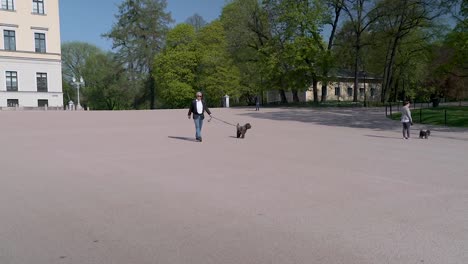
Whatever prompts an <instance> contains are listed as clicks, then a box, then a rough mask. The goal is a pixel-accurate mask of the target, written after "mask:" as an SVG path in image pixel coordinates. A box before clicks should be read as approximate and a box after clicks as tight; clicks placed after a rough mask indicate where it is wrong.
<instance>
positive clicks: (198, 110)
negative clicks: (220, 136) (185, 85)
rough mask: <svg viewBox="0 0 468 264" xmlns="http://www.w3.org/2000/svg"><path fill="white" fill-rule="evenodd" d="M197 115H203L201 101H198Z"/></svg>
mask: <svg viewBox="0 0 468 264" xmlns="http://www.w3.org/2000/svg"><path fill="white" fill-rule="evenodd" d="M197 113H198V114H199V115H201V114H203V103H202V101H201V100H197Z"/></svg>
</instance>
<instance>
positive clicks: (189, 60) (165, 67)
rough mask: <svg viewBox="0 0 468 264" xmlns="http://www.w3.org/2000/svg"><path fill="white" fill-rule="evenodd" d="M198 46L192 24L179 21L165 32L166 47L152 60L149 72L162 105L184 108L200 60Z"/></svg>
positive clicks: (193, 86) (191, 90) (190, 96)
mask: <svg viewBox="0 0 468 264" xmlns="http://www.w3.org/2000/svg"><path fill="white" fill-rule="evenodd" d="M198 46H199V45H198V43H197V42H196V35H195V29H194V28H193V26H191V25H188V24H179V25H177V26H176V27H175V28H173V29H172V30H170V31H169V33H168V36H167V41H166V47H165V48H164V50H163V52H162V53H161V54H158V55H157V56H156V57H155V60H154V68H155V71H154V73H153V74H154V78H155V81H156V83H157V85H158V86H159V88H160V89H159V91H158V95H159V96H160V97H161V99H162V106H163V107H166V108H182V107H186V106H187V105H188V104H189V102H190V100H191V99H192V98H193V95H194V92H195V89H194V88H195V86H196V77H197V69H198V65H199V64H200V60H201V54H200V51H201V49H200V48H199V47H198Z"/></svg>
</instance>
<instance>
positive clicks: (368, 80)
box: [266, 71, 382, 103]
mask: <svg viewBox="0 0 468 264" xmlns="http://www.w3.org/2000/svg"><path fill="white" fill-rule="evenodd" d="M367 75H368V74H366V75H365V74H363V73H360V74H359V76H358V86H359V87H358V96H357V98H358V101H365V100H366V101H370V102H376V101H380V94H381V90H382V78H379V77H375V76H371V75H370V74H369V76H367ZM333 79H334V80H333V81H330V82H329V83H328V85H327V91H326V95H327V101H353V99H354V76H353V75H352V73H351V72H348V71H339V72H338V73H337V75H336V77H335V78H333ZM317 90H318V100H319V101H320V100H321V97H322V83H321V82H319V83H318V84H317ZM285 94H286V99H287V100H288V102H292V101H293V96H292V93H291V92H290V91H287V92H286V93H285ZM298 97H299V101H300V102H311V101H313V100H314V93H313V89H312V87H309V89H307V90H306V91H301V92H298ZM266 99H267V102H268V103H273V102H280V101H281V96H280V93H279V92H278V91H276V90H270V91H268V92H267V93H266Z"/></svg>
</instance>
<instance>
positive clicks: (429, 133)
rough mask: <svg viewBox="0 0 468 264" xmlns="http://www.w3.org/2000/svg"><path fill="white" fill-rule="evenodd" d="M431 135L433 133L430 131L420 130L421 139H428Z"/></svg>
mask: <svg viewBox="0 0 468 264" xmlns="http://www.w3.org/2000/svg"><path fill="white" fill-rule="evenodd" d="M430 135H431V131H430V130H429V129H427V130H425V129H421V130H419V138H425V139H427V138H428V137H429V136H430Z"/></svg>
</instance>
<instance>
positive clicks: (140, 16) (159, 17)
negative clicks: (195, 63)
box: [104, 0, 172, 109]
mask: <svg viewBox="0 0 468 264" xmlns="http://www.w3.org/2000/svg"><path fill="white" fill-rule="evenodd" d="M166 7H167V2H166V0H125V1H124V2H122V3H121V4H120V6H119V11H118V14H116V15H115V17H116V19H117V22H116V23H115V24H114V25H113V26H112V29H111V30H110V31H109V32H108V33H106V34H104V36H105V37H107V38H109V39H111V40H112V41H113V48H114V49H117V53H118V55H119V59H120V60H121V61H122V62H125V64H126V66H127V69H128V70H130V71H131V72H132V75H133V79H137V78H144V79H146V85H145V86H146V89H145V92H144V93H143V94H144V96H143V98H144V99H149V103H150V108H151V109H153V108H155V83H154V79H153V78H152V76H151V73H152V72H153V68H152V66H153V59H154V57H155V55H156V54H158V53H159V52H160V51H161V50H162V48H163V46H164V41H165V37H166V33H167V31H168V29H169V24H170V23H172V18H171V15H170V13H169V12H167V11H166Z"/></svg>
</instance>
